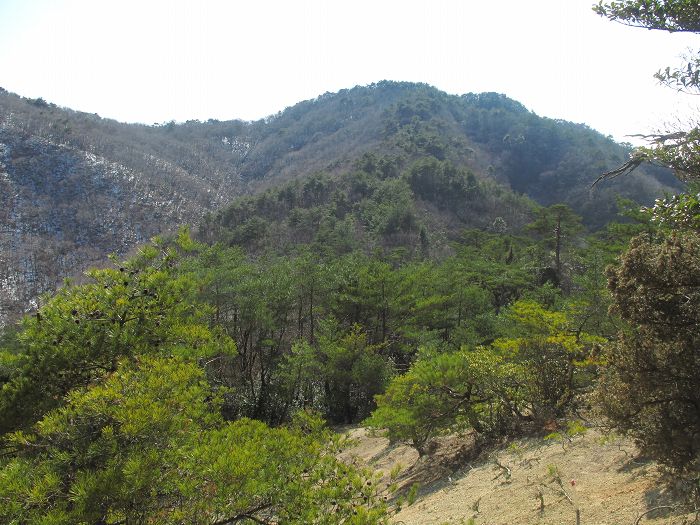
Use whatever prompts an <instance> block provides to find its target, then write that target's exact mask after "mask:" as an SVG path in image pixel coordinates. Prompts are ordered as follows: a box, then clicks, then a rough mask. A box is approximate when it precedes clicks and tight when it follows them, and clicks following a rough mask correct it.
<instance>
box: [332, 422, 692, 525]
mask: <svg viewBox="0 0 700 525" xmlns="http://www.w3.org/2000/svg"><path fill="white" fill-rule="evenodd" d="M348 434H349V435H350V437H351V438H353V439H355V445H354V446H353V447H352V448H350V449H349V450H348V451H346V452H345V457H346V459H352V460H353V461H355V462H358V463H363V464H365V465H368V466H370V467H371V468H373V469H376V470H378V471H380V472H382V473H383V474H384V475H385V480H386V479H387V478H388V475H389V472H390V471H391V469H393V468H395V467H396V465H399V464H400V465H401V466H402V473H401V475H400V476H399V479H398V484H399V490H398V493H399V494H400V493H402V492H405V491H406V490H407V489H408V488H409V487H410V486H411V485H413V484H414V483H419V484H420V489H419V491H418V497H417V499H416V500H415V502H414V503H413V504H412V505H407V504H403V506H402V508H401V510H400V511H399V512H398V513H396V515H395V516H394V517H393V519H392V523H394V524H397V525H399V524H401V525H444V524H450V525H458V524H474V525H478V524H484V525H486V524H488V525H500V524H503V525H506V524H507V525H515V524H523V525H525V524H542V525H562V524H569V523H570V524H572V525H573V524H575V523H576V509H579V512H580V523H581V524H582V525H584V524H585V525H627V524H629V525H636V524H639V525H646V524H652V523H653V524H659V525H660V524H679V525H680V524H690V523H697V521H695V520H696V515H695V514H694V513H687V509H685V511H684V510H682V509H681V506H680V505H678V502H677V501H676V500H674V498H673V496H672V495H671V494H670V493H669V492H668V491H667V490H666V489H664V488H663V487H664V485H663V484H662V483H661V472H660V469H659V468H658V466H657V465H655V464H654V463H653V462H650V461H644V460H640V459H639V458H638V457H637V453H636V450H635V448H634V446H633V444H631V443H630V442H629V441H627V440H625V439H621V438H610V437H607V436H605V435H603V434H601V433H599V432H597V431H594V430H589V431H588V432H586V433H585V435H582V436H577V437H575V438H572V439H571V440H569V439H568V438H561V439H549V440H545V439H541V438H528V439H523V440H518V441H515V442H512V443H509V444H506V445H504V447H503V448H501V449H497V450H493V451H490V452H482V453H481V454H479V455H478V456H477V457H475V458H473V459H470V456H474V455H475V454H474V451H473V438H472V436H470V435H468V434H466V435H463V436H453V437H451V438H445V439H442V440H441V441H440V442H439V445H438V447H437V449H436V451H435V452H434V454H432V455H431V456H430V457H425V458H421V459H419V458H418V454H417V453H416V452H415V451H414V450H413V449H411V448H409V447H407V446H405V445H390V444H389V441H388V440H387V439H386V438H383V437H375V436H371V435H370V434H369V433H368V432H367V430H366V429H363V428H354V429H351V430H349V431H348ZM657 507H658V509H657ZM652 509H656V510H652Z"/></svg>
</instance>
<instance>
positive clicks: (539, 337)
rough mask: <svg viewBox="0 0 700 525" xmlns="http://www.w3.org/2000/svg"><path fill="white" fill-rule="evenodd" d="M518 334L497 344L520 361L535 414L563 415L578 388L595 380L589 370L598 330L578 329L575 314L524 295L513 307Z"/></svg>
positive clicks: (511, 315)
mask: <svg viewBox="0 0 700 525" xmlns="http://www.w3.org/2000/svg"><path fill="white" fill-rule="evenodd" d="M508 316H509V318H510V320H511V323H512V325H511V326H510V330H512V334H513V336H511V337H504V338H500V339H498V340H496V341H495V342H494V344H493V348H494V350H495V351H496V352H497V353H498V354H499V355H502V356H504V357H505V358H506V359H508V360H509V361H511V362H513V363H517V364H518V365H519V367H520V370H521V374H522V379H523V381H524V383H523V386H524V389H525V394H524V396H525V398H526V399H527V402H528V405H529V408H530V411H531V413H532V415H533V416H534V417H535V419H537V420H539V421H542V422H544V420H546V419H548V418H552V417H556V416H559V415H561V414H562V413H563V411H564V409H565V408H566V407H567V405H568V404H569V403H570V402H571V401H572V399H573V396H574V394H575V393H576V391H577V389H580V388H581V387H583V386H586V385H588V384H590V382H591V380H592V376H591V375H590V371H589V370H588V369H589V367H590V366H592V365H593V362H592V361H591V359H590V356H591V351H592V349H593V347H594V345H597V344H600V343H602V342H604V339H602V338H601V337H598V336H594V335H591V334H588V333H586V332H583V331H580V330H572V329H571V328H572V327H571V319H570V317H569V316H568V315H567V314H566V313H565V312H562V311H551V310H547V309H545V308H543V307H542V306H541V305H539V304H537V303H535V302H532V301H518V302H516V303H515V304H513V305H512V306H511V307H510V308H509V311H508Z"/></svg>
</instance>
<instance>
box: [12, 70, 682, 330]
mask: <svg viewBox="0 0 700 525" xmlns="http://www.w3.org/2000/svg"><path fill="white" fill-rule="evenodd" d="M366 154H370V157H366ZM625 155H626V151H625V148H623V147H622V146H619V145H616V144H614V143H613V142H612V141H610V140H609V139H607V138H605V137H603V136H602V135H600V134H599V133H596V132H595V131H592V130H590V129H588V128H586V127H585V126H581V125H575V124H571V123H566V122H561V121H555V120H551V119H543V118H540V117H537V116H536V115H534V114H533V113H531V112H529V111H528V110H527V109H526V108H524V107H523V106H522V105H521V104H519V103H517V102H515V101H513V100H511V99H508V98H507V97H505V96H503V95H497V94H493V93H487V94H480V95H475V94H468V95H463V96H453V95H447V94H445V93H443V92H440V91H438V90H437V89H435V88H432V87H429V86H427V85H423V84H412V83H397V82H380V83H377V84H373V85H370V86H366V87H355V88H352V89H347V90H342V91H340V92H338V93H334V94H331V93H327V94H325V95H322V96H320V97H318V98H316V99H313V100H309V101H305V102H301V103H299V104H297V105H295V106H293V107H291V108H287V109H286V110H285V111H283V112H280V113H278V114H277V115H274V116H271V117H268V118H266V119H263V120H260V121H257V122H243V121H226V122H220V121H215V120H209V121H207V122H198V121H188V122H186V123H184V124H175V123H169V124H164V125H154V126H145V125H137V124H121V123H118V122H115V121H112V120H108V119H103V118H100V117H99V116H97V115H92V114H86V113H80V112H75V111H72V110H69V109H63V108H58V107H56V106H54V105H52V104H48V103H46V102H45V101H43V100H42V99H34V100H30V99H23V98H21V97H18V96H16V95H13V94H10V93H7V92H4V91H3V92H0V186H1V188H0V195H2V203H1V204H2V206H1V209H2V211H1V212H0V213H1V214H2V215H0V232H1V234H0V244H1V246H2V249H1V251H0V253H1V254H2V255H0V279H1V282H2V297H0V323H2V322H5V321H6V320H7V319H8V318H10V317H13V316H14V315H15V314H16V313H17V312H20V311H26V310H27V308H28V307H31V305H32V304H33V301H34V300H35V299H36V297H37V296H38V295H39V294H40V293H42V292H44V291H47V290H51V289H53V287H54V286H55V285H56V284H57V283H58V282H59V281H60V279H61V278H63V277H65V276H67V275H71V274H75V273H76V272H77V273H79V272H80V271H82V269H84V268H86V267H88V266H91V265H95V264H98V263H99V262H101V261H102V260H103V259H104V255H105V254H107V253H110V252H118V253H124V252H126V251H128V250H129V248H131V247H133V246H135V245H136V244H138V243H141V242H143V241H145V240H147V239H149V238H150V237H151V236H153V235H155V234H156V233H158V232H160V231H165V230H168V229H171V228H172V227H174V226H175V225H177V224H182V223H190V224H194V223H199V222H200V220H201V219H202V217H204V216H206V214H207V213H208V212H212V211H215V210H219V209H221V208H222V207H223V206H224V205H225V204H227V203H228V202H230V201H231V200H232V199H233V198H234V197H236V196H238V195H242V194H249V193H258V192H259V191H260V190H261V189H264V188H271V187H273V186H275V185H278V183H279V182H281V181H292V182H291V183H292V184H293V180H296V179H298V178H299V177H306V176H308V175H312V174H315V176H316V177H319V176H321V177H322V178H323V176H324V175H319V174H323V173H325V174H326V175H325V176H327V177H328V179H329V180H330V181H335V182H332V184H333V185H334V186H337V185H338V184H340V185H341V186H342V185H343V184H345V183H343V182H342V180H343V177H345V180H346V181H347V179H348V178H352V176H351V175H350V174H352V173H356V172H357V171H358V166H359V171H362V170H363V169H364V168H363V166H365V167H366V164H367V159H368V158H369V159H370V161H371V159H372V158H374V159H375V160H376V161H378V162H385V163H386V162H389V163H391V164H392V165H393V167H392V168H391V169H393V170H394V171H395V173H394V175H401V176H402V177H404V179H405V176H406V174H407V173H408V171H409V170H411V169H413V170H415V169H416V166H417V165H418V164H417V163H420V162H421V161H423V162H427V163H428V164H429V163H430V162H433V163H434V162H438V163H442V164H441V165H442V166H446V167H447V170H448V171H449V170H453V171H455V173H457V172H460V173H461V175H459V177H467V176H470V177H471V179H469V180H470V181H478V182H479V184H482V185H483V184H486V185H487V186H488V185H491V186H490V187H493V182H494V181H495V182H498V183H502V184H504V185H505V186H506V187H507V186H510V187H511V188H513V189H514V190H516V192H521V193H524V194H526V195H528V196H530V197H532V198H533V199H535V200H536V201H538V202H539V203H541V204H545V205H546V204H551V203H554V202H566V203H568V204H569V205H571V206H572V208H574V210H576V211H577V212H578V213H581V214H582V215H583V217H584V221H585V222H586V223H587V224H589V225H592V226H600V225H601V224H603V223H604V222H605V221H606V220H609V219H610V218H611V217H612V216H613V215H614V210H615V206H614V199H615V192H617V191H619V192H620V193H622V194H623V195H626V196H628V197H632V198H635V199H637V200H639V201H649V200H651V199H652V198H653V197H656V196H658V195H660V194H661V193H662V192H663V190H665V189H668V188H669V186H668V184H672V180H671V179H670V178H668V177H667V176H665V175H663V174H662V175H660V176H659V174H655V175H656V176H651V175H649V174H641V175H639V176H638V178H637V180H636V181H635V185H634V187H631V186H630V187H628V186H623V185H619V184H618V185H616V186H615V188H614V191H611V190H610V189H609V188H606V190H607V191H606V192H596V193H593V194H592V193H591V192H590V189H589V188H590V183H591V181H592V180H594V179H595V177H596V176H597V175H598V174H599V173H601V172H602V171H604V170H605V169H608V168H610V167H612V166H614V165H616V164H619V162H621V161H622V160H624V158H625ZM363 159H364V160H363ZM431 159H432V160H431ZM363 162H364V163H365V164H364V165H363V164H362V163H363ZM375 171H376V170H375ZM364 172H365V173H368V176H369V177H370V178H373V177H375V175H377V173H378V172H377V173H373V172H372V170H371V169H370V170H369V172H368V171H367V170H365V171H364ZM449 177H451V175H448V178H449ZM385 178H386V177H385ZM338 180H341V182H340V183H339V182H337V181H338ZM466 180H467V179H464V181H466ZM659 180H661V181H662V182H659ZM489 181H491V182H489ZM460 184H461V183H460ZM321 189H323V188H321ZM336 189H337V188H336ZM412 189H413V190H415V189H416V188H412ZM447 191H450V190H449V189H448V190H447ZM414 193H415V192H414ZM497 193H500V194H502V196H503V198H505V199H506V200H505V201H501V200H499V199H500V198H501V197H498V198H497V199H496V200H493V201H492V203H491V208H492V210H493V209H496V208H498V207H500V208H503V207H504V206H506V204H505V202H506V201H508V202H510V203H511V204H512V203H514V202H521V204H522V203H523V202H524V201H519V199H518V198H516V197H515V196H508V197H507V198H506V197H505V195H506V193H509V192H508V191H507V190H498V191H497ZM399 194H400V192H399ZM417 197H419V198H420V196H417ZM425 197H426V196H425V195H424V196H423V199H422V200H423V202H424V203H426V202H427V203H428V205H427V206H425V205H423V204H419V206H418V207H419V208H420V213H419V214H418V215H419V218H420V219H421V221H420V222H421V224H418V223H411V218H410V217H408V218H407V220H408V221H409V224H408V229H409V230H410V232H411V234H412V235H413V239H414V240H415V239H418V236H419V235H420V232H421V229H420V226H421V225H425V224H430V223H431V222H433V221H432V220H431V217H433V216H434V213H433V212H434V211H435V209H436V208H440V207H441V206H442V204H441V203H439V202H437V201H436V200H435V199H438V200H439V198H438V197H437V196H435V195H433V196H432V197H434V198H433V199H432V201H431V199H430V198H425ZM327 198H328V196H325V197H323V199H327ZM408 198H409V200H410V199H412V198H413V196H411V195H408ZM475 203H476V201H475V200H473V201H472V203H471V204H470V205H467V204H466V203H465V206H463V207H462V209H463V210H468V209H469V206H473V205H474V204H475ZM499 203H501V204H503V205H501V204H499ZM443 204H444V203H443ZM452 204H454V203H452ZM511 204H508V205H507V206H506V207H508V208H511V209H510V212H511V214H512V215H514V216H519V215H520V216H522V214H523V213H525V208H527V206H525V207H524V208H523V207H521V205H518V206H514V205H513V206H511ZM443 207H444V206H443ZM507 211H508V210H504V211H503V212H502V213H500V214H499V215H507ZM365 215H366V214H365ZM467 215H469V217H472V218H473V217H476V215H477V214H476V213H472V214H467ZM469 217H467V218H466V220H460V221H457V222H456V223H454V224H452V226H451V227H453V228H461V227H464V226H478V227H483V226H484V224H485V223H486V222H487V221H486V220H485V219H486V218H485V217H482V219H483V220H482V221H481V223H478V222H471V223H470V222H469V220H470V219H469ZM229 218H231V217H230V216H229ZM488 218H489V219H493V218H494V215H493V214H491V215H490V216H489V217H488ZM439 219H440V220H438V221H437V223H439V224H440V225H441V227H442V226H445V220H444V219H445V218H444V217H440V218H439ZM448 219H449V218H448ZM382 220H383V219H382ZM447 222H448V223H450V220H447ZM452 222H454V221H452ZM516 222H520V223H522V222H523V221H522V220H516ZM238 226H241V225H240V224H236V225H234V227H238ZM404 226H405V224H404ZM447 226H448V227H450V226H449V224H448V225H447ZM377 227H378V228H380V229H381V228H385V227H386V225H384V226H377ZM385 229H386V228H385ZM389 229H391V227H389ZM438 229H440V228H438ZM249 230H250V231H249V232H248V233H249V234H251V235H255V234H256V230H255V228H253V229H250V228H249ZM385 233H386V232H385ZM392 242H399V241H397V239H394V240H393V241H392ZM411 242H413V241H411Z"/></svg>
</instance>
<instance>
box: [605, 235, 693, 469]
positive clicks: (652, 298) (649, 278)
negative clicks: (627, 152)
mask: <svg viewBox="0 0 700 525" xmlns="http://www.w3.org/2000/svg"><path fill="white" fill-rule="evenodd" d="M699 254H700V238H698V235H697V234H695V233H679V234H672V235H670V236H668V237H667V238H665V239H664V240H663V241H662V242H660V243H657V242H653V241H651V240H649V239H646V238H644V237H637V238H636V239H635V240H634V241H633V242H632V244H631V246H630V249H629V250H628V251H627V252H626V253H625V254H624V256H623V257H622V259H621V262H620V265H619V266H618V267H616V268H611V269H610V270H609V272H608V278H609V287H610V290H611V292H612V294H613V299H614V302H613V306H614V308H615V310H616V311H617V312H618V313H619V314H620V316H621V317H622V318H623V319H625V320H626V321H627V322H628V323H629V325H630V326H629V329H628V330H625V331H624V332H622V333H620V334H619V336H618V338H617V340H616V341H614V342H612V343H611V344H610V345H609V346H608V348H607V361H608V367H607V369H606V373H605V375H604V377H603V379H602V381H601V385H600V395H599V400H600V402H601V404H602V406H603V408H604V411H605V413H606V414H607V415H608V417H609V418H610V419H611V421H612V422H613V424H614V425H615V426H616V427H617V428H619V429H620V430H622V431H624V432H626V433H628V434H630V435H631V436H633V437H634V438H635V440H636V441H637V442H638V443H639V445H640V446H641V448H642V451H643V452H644V453H647V454H649V455H650V456H652V457H654V458H656V459H659V460H660V461H661V462H663V463H665V464H667V465H668V466H670V467H672V468H673V469H674V470H676V471H677V472H680V473H682V474H684V475H689V476H691V477H692V476H697V472H698V470H700V440H699V439H698V436H699V435H700V415H699V412H698V406H700V397H699V396H698V388H697V386H698V384H700V355H699V354H698V347H699V345H700V340H699V335H698V326H699V325H700V294H699V292H698V290H700V265H699V264H698V261H700V258H699V257H698V255H699Z"/></svg>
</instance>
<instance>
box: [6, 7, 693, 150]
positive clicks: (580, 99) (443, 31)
mask: <svg viewBox="0 0 700 525" xmlns="http://www.w3.org/2000/svg"><path fill="white" fill-rule="evenodd" d="M593 3H594V1H593V0H528V1H525V0H488V1H484V0H461V1H460V0H432V1H427V0H425V1H421V2H419V1H414V0H369V1H368V0H354V1H352V2H347V1H345V2H340V1H336V0H299V1H295V0H247V1H240V0H226V1H224V0H198V1H195V0H0V87H3V88H5V89H7V90H8V91H11V92H13V93H17V94H18V95H21V96H24V97H31V98H37V97H42V98H44V99H45V100H47V101H48V102H53V103H55V104H57V105H59V106H63V107H69V108H72V109H75V110H79V111H86V112H89V113H98V114H99V115H100V116H102V117H108V118H113V119H116V120H119V121H122V122H141V123H146V124H153V123H163V122H168V121H171V120H175V121H177V122H184V121H186V120H190V119H198V120H207V119H210V118H214V119H218V120H228V119H233V118H240V119H244V120H256V119H259V118H263V117H265V116H268V115H271V114H274V113H277V112H278V111H281V110H283V109H284V108H285V107H288V106H291V105H293V104H295V103H297V102H300V101H302V100H307V99H310V98H314V97H316V96H318V95H321V94H323V93H326V92H336V91H339V90H340V89H344V88H351V87H353V86H356V85H367V84H370V83H373V82H377V81H380V80H385V79H386V80H399V81H412V82H425V83H428V84H430V85H432V86H435V87H437V88H438V89H440V90H442V91H446V92H447V93H451V94H462V93H469V92H475V93H476V92H484V91H495V92H499V93H504V94H506V95H508V96H509V97H511V98H514V99H515V100H518V101H519V102H521V103H523V104H524V105H525V106H526V107H527V108H529V109H530V110H532V111H534V112H535V113H537V114H538V115H541V116H546V117H550V118H558V119H564V120H569V121H573V122H578V123H585V124H587V125H589V126H590V127H592V128H594V129H597V130H598V131H600V132H602V133H604V134H606V135H611V136H613V137H614V138H615V139H617V140H618V141H627V142H633V143H636V142H637V139H634V138H630V137H628V135H630V134H635V133H650V132H653V131H658V130H661V129H664V128H666V127H669V126H672V125H673V124H674V123H675V122H676V121H680V122H681V123H683V122H687V121H688V120H689V119H690V118H691V117H692V115H693V114H694V113H696V112H697V109H698V102H700V100H698V99H696V98H694V97H693V96H692V95H683V94H678V93H676V92H674V91H673V90H671V89H669V88H666V87H663V86H659V85H658V82H657V81H656V80H655V79H654V78H653V74H654V73H655V72H656V71H657V70H659V69H660V68H662V67H665V66H667V65H671V66H673V65H676V64H680V63H681V62H682V61H681V59H680V58H679V57H680V56H681V55H682V54H683V53H687V52H688V50H689V49H698V48H700V37H699V36H696V35H692V34H691V35H689V34H669V33H664V32H659V31H648V30H645V29H639V28H630V27H626V26H624V25H622V24H619V23H613V22H610V21H607V20H605V19H603V18H601V17H599V16H597V15H596V14H595V13H593V12H592V10H591V6H592V4H593Z"/></svg>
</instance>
